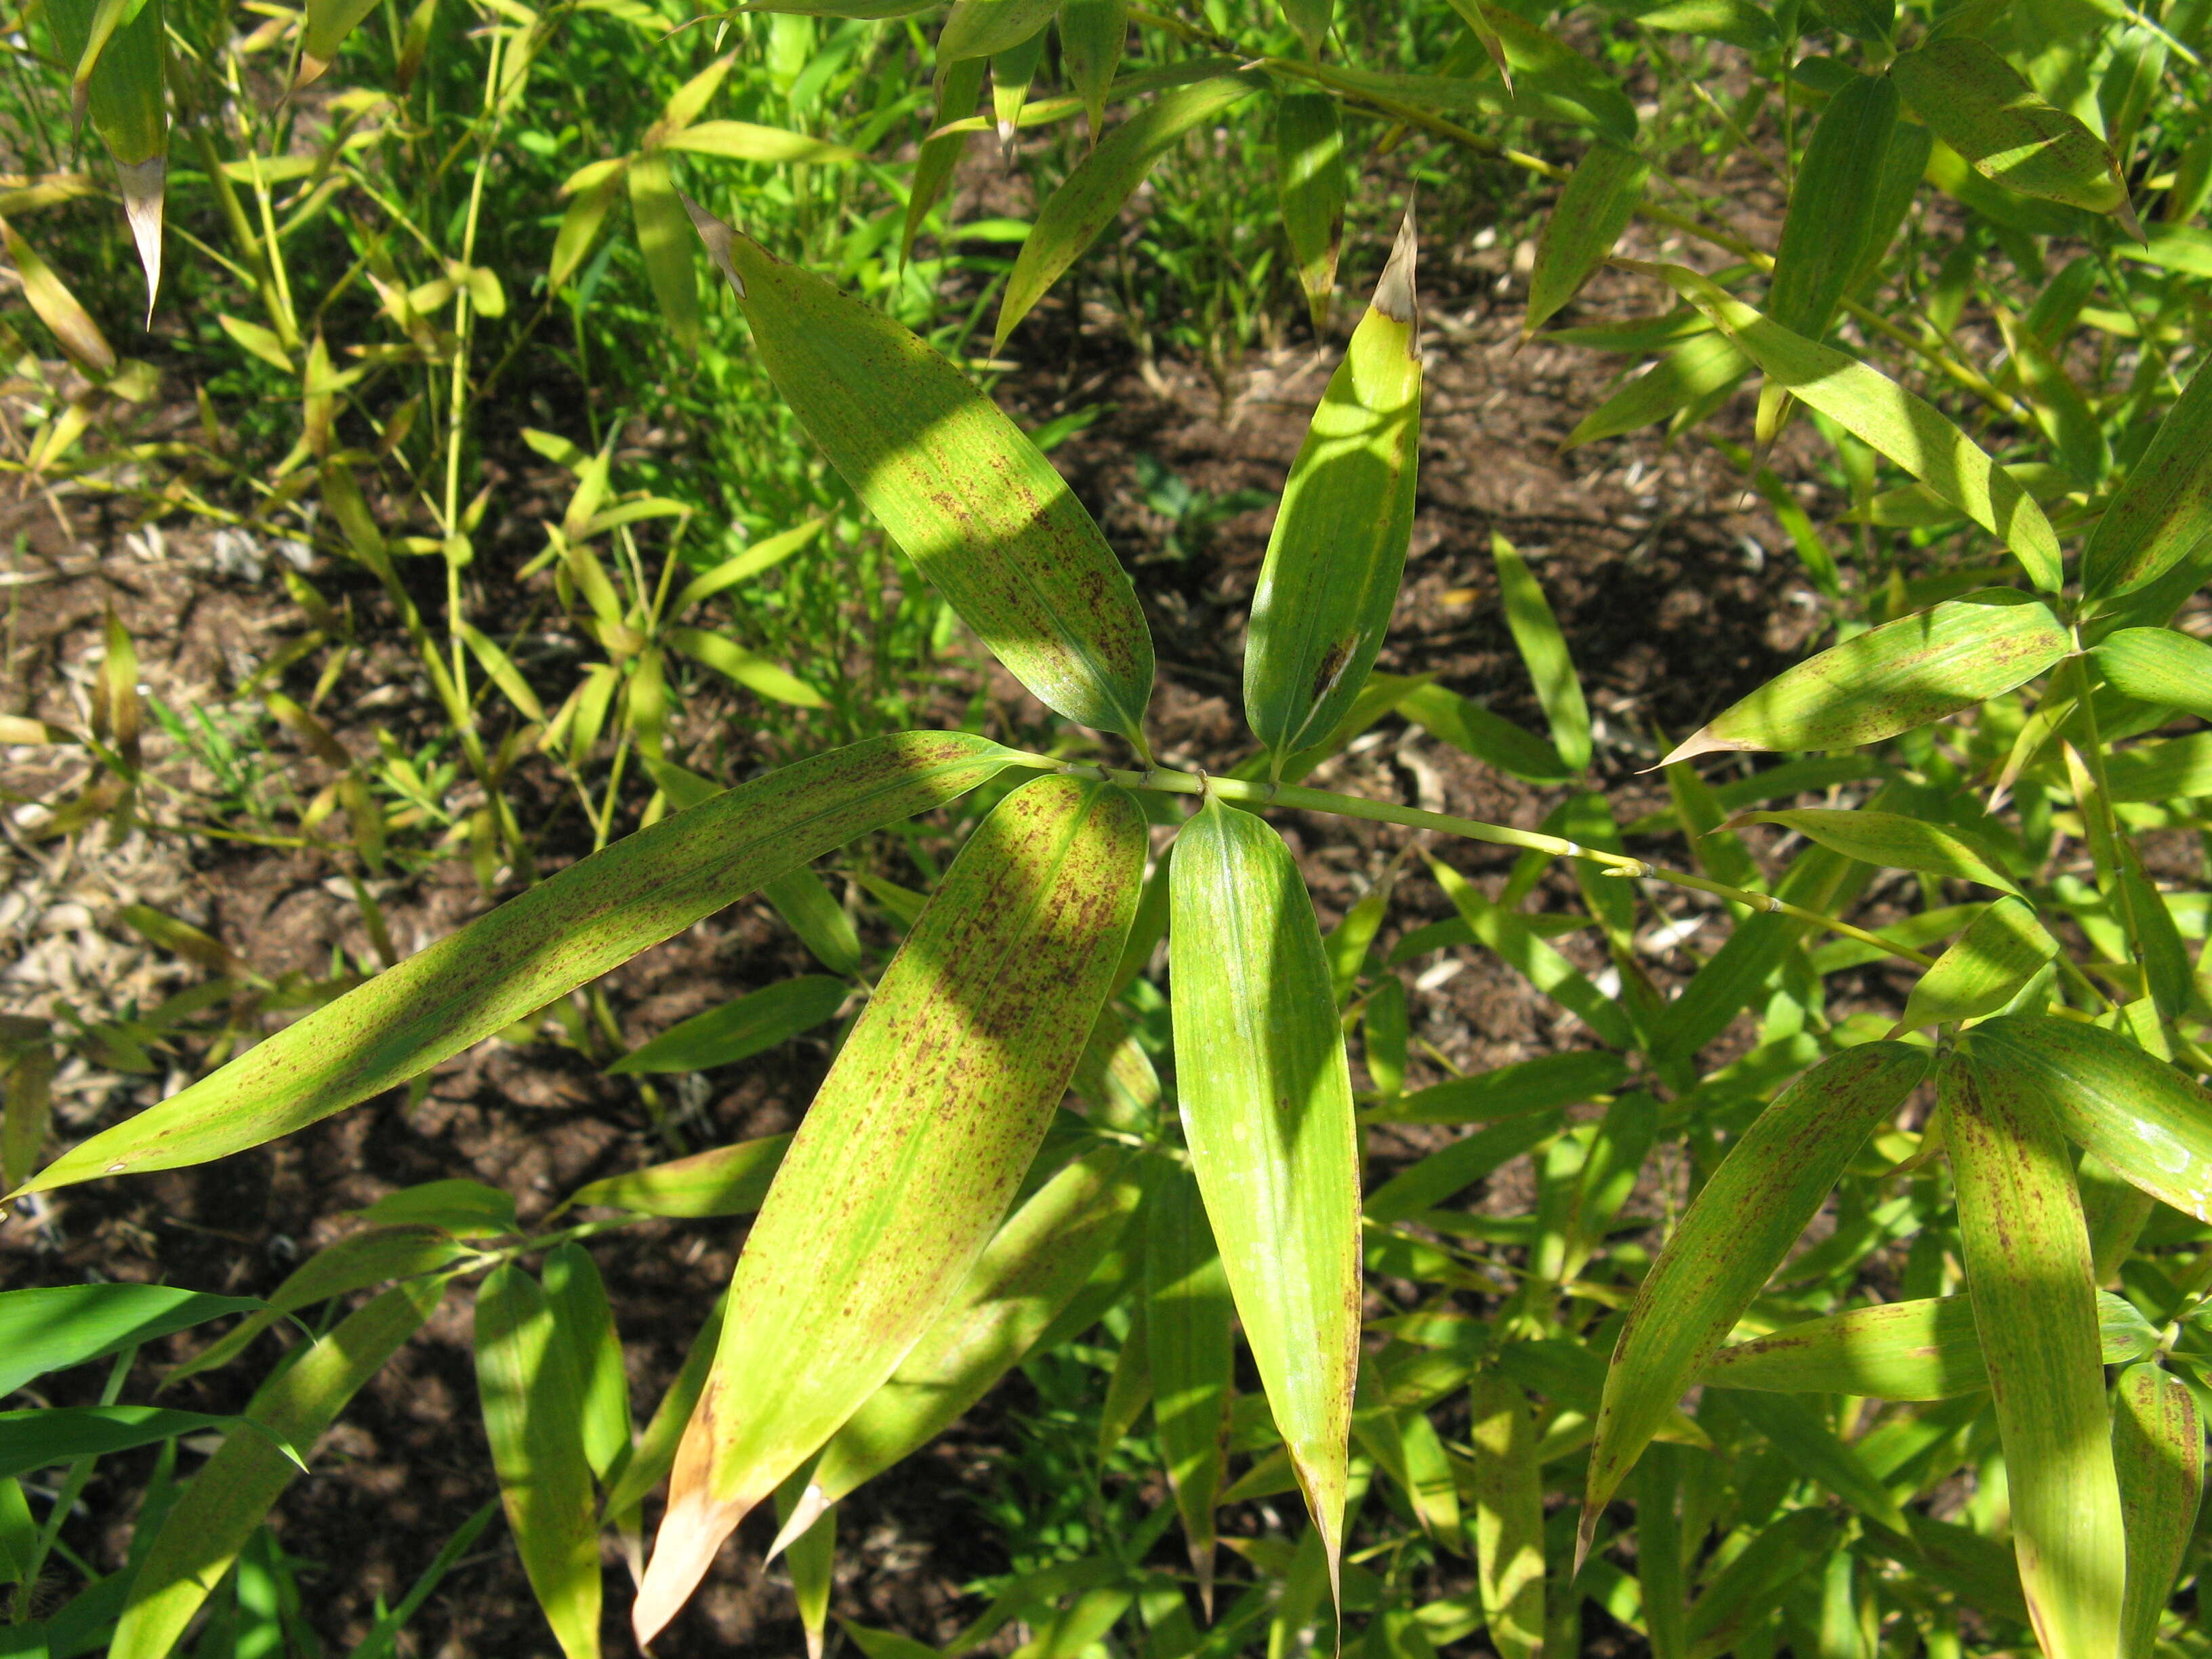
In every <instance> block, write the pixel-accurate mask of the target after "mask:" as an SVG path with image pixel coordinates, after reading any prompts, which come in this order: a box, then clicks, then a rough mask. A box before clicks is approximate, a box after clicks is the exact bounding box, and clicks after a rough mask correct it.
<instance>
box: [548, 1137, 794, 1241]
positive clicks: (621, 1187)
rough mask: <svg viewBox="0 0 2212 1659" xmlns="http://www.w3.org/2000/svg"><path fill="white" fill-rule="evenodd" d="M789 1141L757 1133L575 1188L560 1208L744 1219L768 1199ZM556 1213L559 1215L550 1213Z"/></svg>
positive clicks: (789, 1139)
mask: <svg viewBox="0 0 2212 1659" xmlns="http://www.w3.org/2000/svg"><path fill="white" fill-rule="evenodd" d="M790 1146H791V1137H790V1136H789V1135H787V1134H783V1135H763V1136H761V1137H759V1138H758V1139H754V1140H740V1141H737V1142H734V1143H732V1145H730V1146H717V1147H714V1149H713V1150H712V1151H710V1152H694V1153H693V1154H692V1155H691V1156H690V1157H689V1158H675V1159H672V1160H671V1161H670V1162H668V1163H666V1164H653V1165H652V1166H651V1167H650V1168H647V1169H643V1170H631V1171H630V1172H629V1174H627V1175H617V1176H607V1177H605V1179H604V1180H600V1181H594V1182H592V1183H591V1184H590V1185H589V1186H587V1187H580V1188H577V1189H576V1191H575V1192H574V1194H570V1196H569V1197H568V1199H566V1200H564V1201H563V1202H562V1205H561V1209H562V1210H567V1209H572V1208H575V1207H579V1206H597V1205H604V1206H606V1207H608V1208H610V1209H617V1210H629V1211H633V1212H635V1213H637V1214H639V1215H661V1216H674V1217H679V1218H684V1219H690V1220H696V1219H697V1218H701V1217H703V1216H716V1215H750V1214H751V1213H752V1212H754V1211H755V1210H757V1209H758V1208H760V1206H761V1200H763V1199H764V1198H766V1197H767V1196H768V1189H769V1182H772V1181H774V1180H775V1172H776V1171H777V1170H779V1169H781V1167H782V1165H783V1158H784V1153H785V1152H787V1150H788V1149H789V1147H790ZM555 1213H556V1214H558V1213H559V1211H556V1212H555Z"/></svg>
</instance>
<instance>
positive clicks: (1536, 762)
mask: <svg viewBox="0 0 2212 1659" xmlns="http://www.w3.org/2000/svg"><path fill="white" fill-rule="evenodd" d="M1398 708H1399V712H1400V713H1401V714H1404V715H1405V716H1406V718H1407V720H1412V721H1413V723H1414V724H1415V725H1416V726H1419V727H1421V729H1422V730H1424V731H1425V732H1428V733H1430V734H1431V736H1433V737H1436V738H1441V739H1443V741H1444V742H1446V743H1448V744H1451V746H1452V747H1453V748H1455V749H1456V750H1460V751H1461V752H1462V754H1468V755H1472V756H1474V758H1475V759H1477V760H1479V761H1480V762H1482V763H1484V764H1485V765H1486V766H1494V767H1496V768H1498V770H1500V771H1501V772H1510V773H1511V774H1512V775H1514V776H1515V777H1516V778H1522V779H1525V780H1526V781H1528V782H1530V783H1565V782H1567V781H1569V780H1570V779H1571V778H1572V777H1573V776H1574V775H1575V769H1574V768H1572V767H1571V766H1569V765H1568V764H1567V763H1566V762H1565V759H1563V758H1562V757H1560V754H1559V750H1556V749H1554V748H1553V746H1552V745H1551V744H1548V743H1546V742H1545V741H1544V740H1543V739H1542V738H1539V737H1537V736H1535V735H1534V733H1533V732H1524V731H1522V729H1521V728H1520V727H1519V726H1516V725H1514V724H1513V722H1512V721H1510V720H1506V719H1504V717H1503V716H1501V715H1498V714H1492V713H1491V712H1490V711H1489V710H1488V709H1487V708H1484V707H1483V706H1482V705H1481V704H1480V703H1479V702H1474V700H1473V699H1472V698H1469V697H1462V696H1460V695H1459V694H1458V693H1457V692H1455V691H1447V690H1444V688H1443V686H1441V685H1424V686H1419V687H1417V688H1416V689H1415V690H1412V691H1409V692H1408V693H1407V694H1406V696H1404V697H1403V698H1402V699H1401V700H1400V702H1399V704H1398Z"/></svg>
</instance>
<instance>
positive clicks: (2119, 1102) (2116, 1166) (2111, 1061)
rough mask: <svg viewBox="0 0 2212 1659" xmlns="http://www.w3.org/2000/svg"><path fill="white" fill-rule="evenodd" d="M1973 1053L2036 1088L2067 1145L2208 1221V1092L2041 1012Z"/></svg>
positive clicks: (2131, 1048)
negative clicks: (1982, 1056) (2073, 1146)
mask: <svg viewBox="0 0 2212 1659" xmlns="http://www.w3.org/2000/svg"><path fill="white" fill-rule="evenodd" d="M1972 1046H1973V1048H1974V1051H1975V1052H1976V1053H1978V1054H1986V1055H1988V1056H1989V1057H1990V1061H1991V1063H1993V1064H1995V1063H1998V1062H2000V1061H2001V1062H2002V1065H2003V1066H2004V1067H2005V1070H2006V1072H2007V1074H2008V1076H2016V1077H2019V1078H2021V1079H2028V1080H2031V1081H2032V1084H2033V1087H2034V1089H2035V1091H2036V1092H2037V1094H2038V1095H2039V1097H2040V1099H2041V1101H2042V1103H2043V1104H2044V1105H2045V1107H2047V1108H2048V1109H2050V1110H2051V1113H2052V1114H2053V1115H2055V1116H2056V1118H2057V1122H2058V1126H2059V1127H2060V1128H2061V1129H2063V1131H2064V1132H2065V1134H2066V1136H2067V1138H2068V1139H2069V1140H2072V1141H2074V1142H2075V1143H2076V1144H2077V1145H2079V1146H2082V1147H2084V1148H2086V1149H2087V1150H2088V1151H2089V1152H2094V1153H2095V1154H2096V1155H2097V1156H2098V1157H2099V1158H2102V1159H2103V1160H2104V1161H2105V1163H2106V1164H2107V1165H2108V1166H2109V1167H2110V1168H2111V1169H2112V1170H2113V1171H2114V1172H2115V1173H2117V1174H2118V1176H2120V1178H2121V1179H2122V1180H2124V1181H2125V1182H2129V1183H2130V1185H2132V1186H2135V1187H2136V1188H2140V1189H2141V1190H2142V1191H2144V1192H2146V1193H2148V1194H2150V1195H2151V1196H2152V1197H2154V1198H2156V1199H2159V1200H2161V1201H2163V1202H2165V1203H2167V1204H2171V1205H2172V1206H2173V1207H2174V1208H2176V1209H2177V1210H2182V1211H2185V1212H2188V1213H2189V1214H2191V1215H2193V1216H2195V1217H2196V1218H2197V1219H2198V1220H2200V1221H2212V1094H2208V1093H2207V1091H2205V1090H2204V1088H2203V1086H2202V1085H2198V1084H2197V1083H2195V1082H2192V1081H2191V1079H2188V1078H2185V1077H2184V1076H2183V1075H2182V1074H2181V1073H2179V1072H2177V1071H2175V1070H2174V1069H2173V1067H2172V1066H2168V1065H2167V1064H2166V1062H2165V1061H2163V1060H2159V1059H2157V1058H2156V1057H2155V1056H2154V1055H2151V1054H2145V1053H2144V1052H2143V1051H2142V1049H2141V1048H2137V1047H2136V1045H2135V1044H2134V1043H2132V1042H2129V1041H2128V1040H2127V1039H2126V1038H2125V1037H2123V1036H2118V1034H2116V1033H2114V1032H2112V1031H2107V1030H2103V1029H2101V1028H2100V1027H2098V1026H2094V1025H2081V1024H2075V1022H2073V1021H2072V1020H2061V1019H2055V1018H2050V1017H2048V1016H2045V1015H2040V1014H2006V1015H2001V1016H1999V1017H1998V1018H1995V1019H1991V1020H1987V1021H1984V1023H1983V1024H1979V1025H1977V1026H1976V1027H1974V1029H1973V1031H1972Z"/></svg>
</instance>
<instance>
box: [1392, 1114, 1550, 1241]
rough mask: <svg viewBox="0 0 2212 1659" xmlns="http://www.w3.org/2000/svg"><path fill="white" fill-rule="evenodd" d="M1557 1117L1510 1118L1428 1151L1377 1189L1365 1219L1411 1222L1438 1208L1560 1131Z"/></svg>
mask: <svg viewBox="0 0 2212 1659" xmlns="http://www.w3.org/2000/svg"><path fill="white" fill-rule="evenodd" d="M1390 1121H1396V1120H1395V1118H1394V1119H1392V1120H1390ZM1561 1121H1562V1120H1561V1117H1560V1115H1559V1113H1558V1112H1556V1111H1544V1112H1535V1113H1532V1114H1529V1115H1526V1116H1522V1117H1510V1118H1508V1119H1506V1120H1505V1121H1504V1122H1503V1123H1493V1124H1492V1125H1491V1126H1490V1127H1488V1128H1486V1129H1482V1130H1479V1131H1477V1132H1476V1133H1474V1134H1471V1135H1468V1136H1467V1137H1466V1138H1465V1139H1461V1140H1455V1141H1453V1142H1452V1143H1451V1145H1450V1146H1445V1147H1443V1148H1441V1149H1440V1150H1438V1151H1437V1152H1431V1153H1430V1154H1429V1155H1428V1156H1427V1157H1426V1158H1423V1159H1421V1161H1420V1162H1419V1163H1418V1164H1414V1165H1413V1167H1412V1168H1411V1169H1407V1170H1399V1171H1398V1173H1397V1174H1396V1175H1395V1176H1391V1177H1390V1179H1389V1180H1388V1181H1386V1182H1383V1185H1382V1186H1381V1187H1379V1188H1376V1191H1375V1193H1374V1194H1373V1195H1372V1196H1371V1197H1370V1198H1369V1199H1368V1200H1367V1208H1366V1213H1367V1218H1368V1219H1369V1220H1370V1221H1379V1222H1386V1223H1387V1222H1393V1221H1409V1220H1412V1219H1413V1218H1415V1217H1417V1216H1419V1214H1421V1212H1423V1211H1425V1210H1433V1209H1435V1208H1437V1206H1439V1205H1441V1204H1443V1203H1444V1202H1445V1201H1446V1200H1449V1199H1451V1198H1453V1197H1455V1196H1456V1195H1457V1194H1461V1193H1463V1192H1465V1191H1466V1190H1467V1189H1468V1188H1469V1187H1472V1186H1473V1185H1474V1183H1475V1182H1478V1181H1480V1180H1481V1179H1482V1178H1483V1177H1484V1176H1486V1175H1488V1174H1490V1173H1491V1172H1492V1170H1495V1169H1497V1168H1498V1165H1500V1164H1504V1163H1506V1162H1508V1161H1510V1159H1513V1158H1518V1157H1520V1156H1521V1154H1522V1153H1523V1152H1528V1151H1530V1150H1532V1149H1533V1148H1534V1147H1536V1146H1541V1144H1542V1143H1543V1142H1545V1141H1547V1140H1549V1139H1551V1138H1552V1137H1553V1135H1555V1134H1557V1133H1559V1125H1560V1123H1561Z"/></svg>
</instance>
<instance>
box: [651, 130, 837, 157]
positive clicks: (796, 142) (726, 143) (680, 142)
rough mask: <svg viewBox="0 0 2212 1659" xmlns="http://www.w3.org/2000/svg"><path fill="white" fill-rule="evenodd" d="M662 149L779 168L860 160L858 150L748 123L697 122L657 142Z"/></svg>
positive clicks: (799, 133)
mask: <svg viewBox="0 0 2212 1659" xmlns="http://www.w3.org/2000/svg"><path fill="white" fill-rule="evenodd" d="M660 147H661V148H662V149H676V150H685V151H688V152H690V154H692V155H719V156H721V157H723V158H724V159H725V160H726V161H765V162H769V163H771V164H776V165H782V164H787V163H790V162H794V161H798V162H805V163H808V164H810V165H812V166H816V167H834V166H837V165H840V164H842V163H843V162H847V161H859V160H860V152H859V151H858V150H854V149H847V148H846V147H845V146H844V145H842V144H832V143H827V142H825V141H824V140H823V139H820V138H813V137H808V136H807V135H806V134H805V133H803V132H791V131H786V130H785V129H784V128H782V127H764V126H760V125H757V124H755V123H753V122H751V121H700V122H696V123H695V124H694V125H690V126H688V127H685V128H684V130H683V131H681V132H676V133H671V134H670V135H669V136H668V137H665V138H664V139H662V140H661V141H660Z"/></svg>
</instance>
